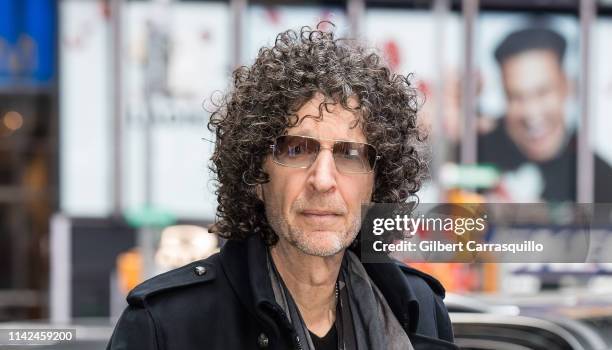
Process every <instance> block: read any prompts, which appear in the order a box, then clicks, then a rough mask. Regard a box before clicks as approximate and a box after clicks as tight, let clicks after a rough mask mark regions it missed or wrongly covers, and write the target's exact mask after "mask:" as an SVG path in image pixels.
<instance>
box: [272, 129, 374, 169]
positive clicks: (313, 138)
mask: <svg viewBox="0 0 612 350" xmlns="http://www.w3.org/2000/svg"><path fill="white" fill-rule="evenodd" d="M287 136H295V137H301V138H305V139H310V140H315V141H317V142H318V143H319V150H318V151H317V154H316V155H315V157H314V159H313V160H312V162H311V163H310V164H308V165H307V166H292V165H287V164H283V163H281V162H279V161H277V160H276V157H275V156H274V152H275V151H276V145H277V143H278V139H279V138H281V137H287ZM321 141H332V142H333V143H334V144H333V145H332V146H331V147H323V145H322V144H321ZM338 142H349V143H356V144H359V145H367V146H370V147H372V149H374V152H375V154H376V157H375V158H374V164H372V168H371V169H370V170H369V171H363V172H361V171H360V172H353V171H341V170H340V169H338V167H337V166H336V169H337V170H338V172H340V173H343V174H369V173H371V172H373V171H374V170H375V169H376V163H377V161H378V160H379V159H380V158H381V156H380V155H378V150H377V149H376V147H374V145H372V144H369V143H367V142H357V141H347V140H333V139H319V138H316V137H312V136H303V135H281V136H277V137H276V138H275V139H274V143H273V144H271V145H270V149H272V161H273V162H274V163H276V164H278V165H281V166H284V167H288V168H296V169H308V168H310V166H311V165H313V164H314V162H315V161H316V160H317V157H318V156H319V153H320V152H321V150H322V149H329V150H330V151H331V152H332V156H334V165H336V158H335V155H334V146H335V145H336V143H338Z"/></svg>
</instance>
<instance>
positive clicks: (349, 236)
mask: <svg viewBox="0 0 612 350" xmlns="http://www.w3.org/2000/svg"><path fill="white" fill-rule="evenodd" d="M270 209H272V208H266V217H267V219H268V223H269V225H270V227H271V228H272V229H273V230H274V232H275V233H276V234H277V235H278V236H279V238H283V239H285V240H286V241H287V242H288V243H289V244H290V245H292V246H293V247H295V248H297V249H298V250H300V251H301V252H302V253H304V254H307V255H312V256H318V257H329V256H333V255H336V254H338V253H340V252H342V251H344V250H345V249H346V248H348V247H349V246H350V245H351V243H353V241H354V240H355V238H356V237H357V233H358V232H359V228H360V221H359V220H358V218H356V217H352V216H351V217H350V219H349V220H350V221H349V222H350V225H349V227H348V229H347V230H346V231H344V232H342V231H330V233H329V236H327V237H325V238H326V242H327V244H323V245H322V244H317V243H320V242H318V241H319V240H320V239H321V237H318V235H311V234H309V233H308V232H307V231H306V230H303V229H301V228H299V227H296V226H295V225H290V224H289V222H288V221H287V220H286V218H285V217H284V216H283V215H282V213H279V212H277V211H276V210H270ZM349 215H350V214H349Z"/></svg>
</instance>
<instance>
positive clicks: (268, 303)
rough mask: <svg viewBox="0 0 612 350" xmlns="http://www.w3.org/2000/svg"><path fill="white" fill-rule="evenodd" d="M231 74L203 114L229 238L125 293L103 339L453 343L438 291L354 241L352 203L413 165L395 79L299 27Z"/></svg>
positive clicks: (381, 194)
mask: <svg viewBox="0 0 612 350" xmlns="http://www.w3.org/2000/svg"><path fill="white" fill-rule="evenodd" d="M233 77H234V80H233V87H232V89H231V90H230V91H229V93H228V94H227V95H226V96H225V98H224V99H222V101H221V102H220V103H219V105H218V109H217V110H216V111H215V112H214V113H213V114H212V116H211V119H210V123H209V127H210V128H211V130H213V131H214V132H215V133H216V147H215V152H214V155H213V158H212V161H213V166H212V167H211V169H212V170H213V171H214V172H215V174H216V176H217V180H218V189H217V200H218V208H217V221H216V223H215V225H214V226H213V228H212V230H213V231H214V232H217V233H218V234H219V235H221V236H222V237H225V238H227V239H228V242H227V243H226V244H225V245H224V246H223V247H222V248H221V252H220V253H219V254H217V255H214V256H212V257H210V258H208V259H206V260H203V261H198V262H195V263H192V264H190V265H187V266H185V267H183V268H180V269H177V270H174V271H170V272H168V273H166V274H162V275H160V276H157V277H155V278H153V279H151V280H149V281H146V282H144V283H143V284H141V285H140V286H138V287H136V288H135V289H134V290H132V291H131V292H130V294H129V296H128V302H129V307H128V308H127V309H126V311H125V312H124V314H123V315H122V317H121V319H120V320H119V322H118V324H117V327H116V329H115V332H114V334H113V337H112V339H111V341H110V343H109V346H108V349H114V350H118V349H181V350H191V349H194V350H195V349H257V348H259V349H264V348H267V349H278V350H286V349H305V350H315V349H316V350H322V349H343V350H353V349H359V350H364V349H376V350H378V349H381V350H382V349H385V350H387V349H453V348H455V346H454V345H453V344H452V341H453V335H452V329H451V325H450V321H449V317H448V313H447V311H446V308H445V306H444V304H443V302H442V298H443V297H444V289H443V287H442V286H441V285H440V284H439V283H438V282H437V281H436V280H435V279H433V278H432V277H429V276H427V275H425V274H423V273H421V272H419V271H416V270H413V269H410V268H408V267H406V266H403V265H401V264H399V263H397V262H394V261H391V260H389V262H388V263H376V264H366V263H362V262H361V261H360V260H359V250H358V249H356V245H357V239H356V237H357V235H358V233H359V229H360V224H361V223H360V209H361V205H362V204H364V203H371V202H380V203H400V202H405V201H406V200H407V199H408V198H409V197H410V196H412V195H414V194H415V193H416V192H417V191H418V189H419V187H420V184H421V179H422V178H423V175H424V168H425V166H424V160H423V156H422V154H421V153H419V151H418V150H419V148H421V146H422V142H423V141H422V138H421V137H420V135H419V131H418V128H417V121H416V112H417V93H416V91H415V90H414V88H412V87H411V85H410V83H409V81H408V79H407V77H404V76H401V75H394V74H391V72H390V71H389V69H388V68H387V67H386V66H385V65H384V64H383V63H382V62H381V59H380V57H379V55H377V54H376V53H375V52H371V51H369V50H368V49H366V48H364V47H361V46H358V45H356V44H354V43H353V42H350V41H345V40H341V39H336V38H335V37H334V33H333V32H330V31H323V30H319V29H318V28H316V29H311V28H309V27H303V28H302V29H301V30H300V31H299V32H297V31H293V30H289V31H286V32H284V33H281V34H279V35H278V37H277V38H276V42H275V44H274V46H272V47H264V48H262V49H260V50H259V54H258V56H257V59H256V61H255V62H254V63H253V64H252V65H251V66H248V67H241V68H238V69H237V70H236V71H235V72H234V76H233Z"/></svg>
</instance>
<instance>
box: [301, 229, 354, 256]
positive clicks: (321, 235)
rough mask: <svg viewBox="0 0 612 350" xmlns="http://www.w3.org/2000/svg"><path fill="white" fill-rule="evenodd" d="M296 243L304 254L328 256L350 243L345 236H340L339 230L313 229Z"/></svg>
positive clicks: (340, 250) (342, 249)
mask: <svg viewBox="0 0 612 350" xmlns="http://www.w3.org/2000/svg"><path fill="white" fill-rule="evenodd" d="M294 245H295V246H296V248H298V249H299V250H300V251H302V252H303V253H304V254H308V255H313V256H320V257H328V256H333V255H336V254H338V253H340V252H342V251H344V249H346V248H347V247H348V245H350V242H348V243H347V242H346V238H345V237H340V234H338V233H337V232H328V231H313V232H309V233H308V234H307V237H299V238H298V239H296V240H295V242H294Z"/></svg>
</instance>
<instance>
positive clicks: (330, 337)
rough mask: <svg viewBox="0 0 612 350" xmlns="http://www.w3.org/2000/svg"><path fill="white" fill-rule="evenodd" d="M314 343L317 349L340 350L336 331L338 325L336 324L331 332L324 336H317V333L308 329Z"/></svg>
mask: <svg viewBox="0 0 612 350" xmlns="http://www.w3.org/2000/svg"><path fill="white" fill-rule="evenodd" d="M308 332H309V333H310V338H311V339H312V344H313V345H314V347H315V349H317V350H338V332H337V331H336V325H334V326H333V327H332V328H331V329H330V330H329V332H327V334H326V335H325V336H323V338H319V337H317V335H316V334H314V333H312V332H310V331H308Z"/></svg>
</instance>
